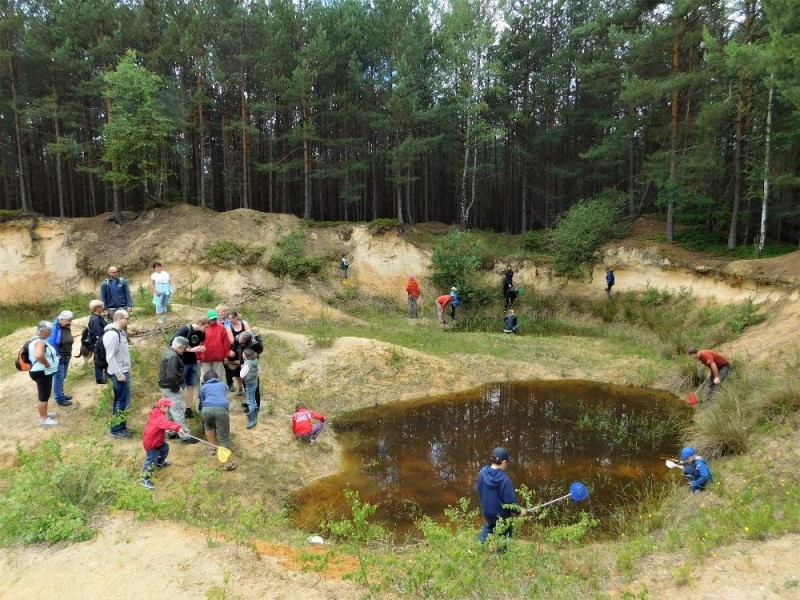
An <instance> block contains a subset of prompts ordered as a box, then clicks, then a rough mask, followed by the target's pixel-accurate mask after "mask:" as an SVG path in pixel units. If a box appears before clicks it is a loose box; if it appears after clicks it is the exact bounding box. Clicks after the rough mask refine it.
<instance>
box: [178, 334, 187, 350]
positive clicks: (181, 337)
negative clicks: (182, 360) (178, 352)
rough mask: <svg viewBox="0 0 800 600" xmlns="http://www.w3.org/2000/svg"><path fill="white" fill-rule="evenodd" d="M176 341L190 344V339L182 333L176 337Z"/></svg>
mask: <svg viewBox="0 0 800 600" xmlns="http://www.w3.org/2000/svg"><path fill="white" fill-rule="evenodd" d="M175 341H176V342H177V343H178V344H180V345H181V346H187V347H188V346H189V340H187V339H186V338H185V337H183V336H182V335H179V336H178V337H176V338H175Z"/></svg>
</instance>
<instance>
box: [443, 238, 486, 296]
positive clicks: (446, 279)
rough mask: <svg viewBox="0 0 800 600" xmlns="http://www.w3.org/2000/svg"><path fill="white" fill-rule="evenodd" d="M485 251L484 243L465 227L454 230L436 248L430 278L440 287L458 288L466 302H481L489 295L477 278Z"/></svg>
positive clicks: (447, 289) (447, 288)
mask: <svg viewBox="0 0 800 600" xmlns="http://www.w3.org/2000/svg"><path fill="white" fill-rule="evenodd" d="M485 254H486V251H485V248H484V246H483V244H481V243H479V242H478V241H476V240H474V239H472V238H471V237H470V236H469V234H467V233H465V232H463V231H451V232H450V233H448V234H447V235H445V236H444V237H443V238H441V239H440V240H439V241H438V242H437V243H436V245H435V246H434V248H433V255H432V256H431V263H432V270H431V274H430V280H431V282H432V283H433V284H434V285H435V286H437V287H438V288H439V289H442V290H444V291H449V290H450V288H451V287H456V288H458V295H459V298H460V299H461V300H462V302H464V303H465V304H475V305H480V304H481V303H482V302H484V298H485V297H487V295H486V294H485V293H484V292H482V291H481V288H480V286H479V285H477V283H476V281H475V275H476V273H477V272H478V270H479V269H480V268H481V266H482V265H483V261H484V256H485Z"/></svg>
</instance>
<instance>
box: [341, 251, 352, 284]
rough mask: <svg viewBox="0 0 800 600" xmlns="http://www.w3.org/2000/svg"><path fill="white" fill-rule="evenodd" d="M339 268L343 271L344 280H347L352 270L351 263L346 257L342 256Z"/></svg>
mask: <svg viewBox="0 0 800 600" xmlns="http://www.w3.org/2000/svg"><path fill="white" fill-rule="evenodd" d="M339 268H341V269H342V279H347V271H348V269H350V263H349V262H348V260H347V257H346V256H342V262H341V263H340V264H339Z"/></svg>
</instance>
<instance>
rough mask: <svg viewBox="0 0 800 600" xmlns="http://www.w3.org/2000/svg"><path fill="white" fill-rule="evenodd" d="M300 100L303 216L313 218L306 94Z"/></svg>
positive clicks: (309, 136)
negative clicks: (301, 113)
mask: <svg viewBox="0 0 800 600" xmlns="http://www.w3.org/2000/svg"><path fill="white" fill-rule="evenodd" d="M300 102H301V104H302V110H303V200H304V202H303V218H304V219H311V139H310V138H311V134H310V123H309V114H308V100H307V98H306V97H305V95H304V96H303V97H302V98H301V100H300Z"/></svg>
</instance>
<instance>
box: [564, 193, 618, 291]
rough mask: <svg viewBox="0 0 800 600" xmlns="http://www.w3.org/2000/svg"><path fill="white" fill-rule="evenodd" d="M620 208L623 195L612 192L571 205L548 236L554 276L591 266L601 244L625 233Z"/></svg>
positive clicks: (572, 272)
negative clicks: (586, 265) (550, 243)
mask: <svg viewBox="0 0 800 600" xmlns="http://www.w3.org/2000/svg"><path fill="white" fill-rule="evenodd" d="M624 206H625V197H624V195H622V194H620V193H618V192H612V191H606V192H604V193H603V194H601V195H600V196H598V197H597V198H594V199H592V200H581V201H580V202H578V203H577V204H575V205H573V206H572V208H570V209H569V211H568V212H567V214H566V215H565V216H564V218H563V219H561V221H559V223H558V225H556V227H555V229H553V231H552V232H551V234H550V237H551V240H552V254H553V268H554V271H555V273H556V274H557V275H572V274H575V273H577V272H578V270H579V269H580V267H581V266H582V265H584V264H587V263H589V264H590V263H592V262H594V260H595V258H594V253H595V251H596V250H597V249H598V248H599V247H600V246H601V245H602V244H604V243H606V242H608V241H610V240H612V239H614V238H615V237H622V236H623V235H624V234H625V233H626V232H627V227H626V226H624V225H623V224H622V223H621V219H622V215H623V207H624Z"/></svg>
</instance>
